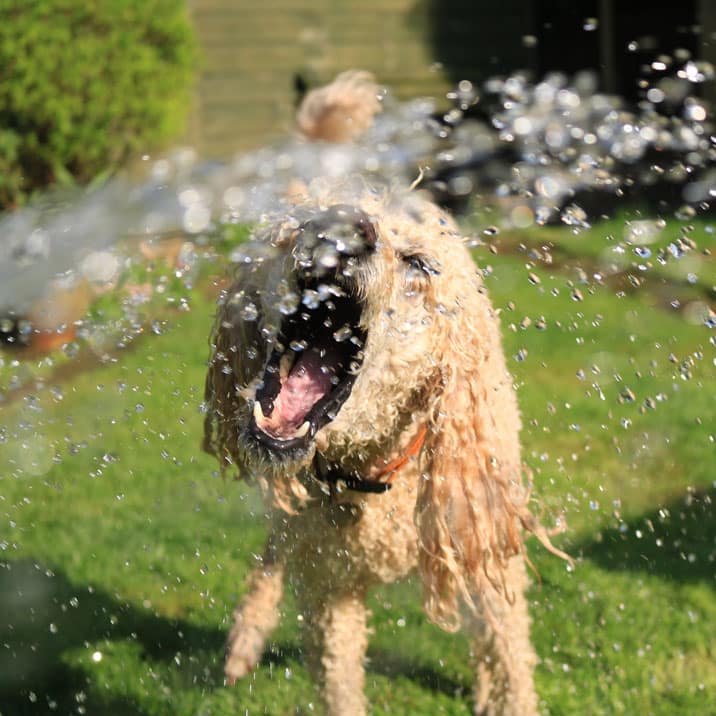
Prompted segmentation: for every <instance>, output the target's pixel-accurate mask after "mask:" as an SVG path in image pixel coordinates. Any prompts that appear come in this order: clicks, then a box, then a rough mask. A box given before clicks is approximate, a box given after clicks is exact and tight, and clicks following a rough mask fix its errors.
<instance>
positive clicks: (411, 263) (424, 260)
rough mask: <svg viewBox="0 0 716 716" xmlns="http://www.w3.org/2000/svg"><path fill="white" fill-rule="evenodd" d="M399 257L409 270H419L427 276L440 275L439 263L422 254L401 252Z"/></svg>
mask: <svg viewBox="0 0 716 716" xmlns="http://www.w3.org/2000/svg"><path fill="white" fill-rule="evenodd" d="M400 258H401V259H402V260H403V262H404V263H405V264H406V266H408V268H409V269H410V270H411V271H415V272H419V273H421V274H424V275H425V276H428V277H430V276H439V275H440V266H439V264H438V263H437V262H436V261H433V260H432V259H430V258H428V257H427V256H424V255H423V254H401V257H400Z"/></svg>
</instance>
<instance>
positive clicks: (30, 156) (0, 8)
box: [0, 0, 194, 207]
mask: <svg viewBox="0 0 716 716" xmlns="http://www.w3.org/2000/svg"><path fill="white" fill-rule="evenodd" d="M0 16H1V17H2V22H0V207H2V206H5V207H12V206H16V205H18V204H20V203H22V202H23V201H24V200H25V198H26V197H27V195H28V194H29V193H30V192H32V191H33V190H35V189H38V188H42V187H45V186H48V185H49V184H52V183H56V182H59V183H68V182H71V181H77V182H87V181H89V180H91V179H92V178H93V177H95V176H97V175H98V174H99V173H101V172H105V171H111V170H112V169H114V168H116V167H117V166H118V165H119V164H120V163H122V162H123V161H125V160H126V159H127V157H128V156H129V155H130V154H132V153H133V152H138V151H148V150H150V149H154V148H157V147H158V146H161V145H162V144H163V143H165V142H166V141H167V140H168V139H170V138H171V137H173V136H176V134H177V133H178V132H179V131H181V130H182V128H183V126H184V120H185V117H186V110H187V109H188V106H189V100H190V86H191V67H192V65H193V59H194V57H193V56H194V40H193V33H192V26H191V24H190V22H189V20H188V16H187V11H186V8H185V4H184V2H182V0H33V2H28V1H27V0H0Z"/></svg>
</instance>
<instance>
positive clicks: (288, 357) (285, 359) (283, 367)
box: [279, 352, 295, 380]
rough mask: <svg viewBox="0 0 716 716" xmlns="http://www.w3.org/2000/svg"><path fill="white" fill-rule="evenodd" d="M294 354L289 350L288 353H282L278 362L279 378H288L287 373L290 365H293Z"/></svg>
mask: <svg viewBox="0 0 716 716" xmlns="http://www.w3.org/2000/svg"><path fill="white" fill-rule="evenodd" d="M294 355H295V354H294V353H293V352H290V353H284V354H283V355H282V356H281V363H280V364H279V367H280V373H279V375H280V376H281V380H285V379H286V378H288V374H289V372H290V370H291V367H292V366H293V359H294Z"/></svg>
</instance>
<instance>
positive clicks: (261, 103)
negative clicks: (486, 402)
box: [0, 0, 716, 716]
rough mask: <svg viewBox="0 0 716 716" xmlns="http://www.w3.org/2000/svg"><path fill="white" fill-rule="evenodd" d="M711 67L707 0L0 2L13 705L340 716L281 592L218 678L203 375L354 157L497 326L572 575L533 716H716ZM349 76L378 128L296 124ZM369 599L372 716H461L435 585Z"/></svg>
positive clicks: (1, 316)
mask: <svg viewBox="0 0 716 716" xmlns="http://www.w3.org/2000/svg"><path fill="white" fill-rule="evenodd" d="M715 62H716V3H713V2H711V0H682V1H681V2H678V3H676V2H672V1H668V2H667V1H666V0H661V1H658V0H652V1H651V2H646V1H643V0H571V1H568V0H519V1H518V0H501V1H500V2H497V1H496V0H442V1H438V0H434V1H433V2H431V1H429V0H380V2H379V1H378V0H362V2H356V1H354V0H332V1H331V2H322V1H319V0H315V1H314V2H311V3H308V2H299V1H298V0H263V2H261V3H248V2H243V1H240V0H194V1H192V2H187V3H184V2H180V0H82V1H81V2H80V0H34V1H33V2H27V1H26V0H0V716H19V715H21V714H55V713H62V714H70V713H72V714H111V715H112V716H114V715H118V716H121V715H127V716H129V715H135V714H136V715H137V716H155V715H157V716H158V715H160V714H161V715H165V714H166V715H167V716H170V715H171V716H176V715H177V714H186V715H187V716H189V715H190V714H191V715H192V716H194V715H197V714H201V715H206V716H209V714H227V715H228V714H237V713H240V714H275V715H277V716H278V715H283V714H309V713H320V706H319V704H318V701H317V696H316V693H315V690H314V688H313V686H312V684H311V682H310V679H309V678H308V675H307V673H306V670H305V668H304V666H303V654H302V652H301V642H300V638H299V634H300V623H301V620H302V615H301V614H299V613H298V612H297V610H296V607H295V605H294V604H293V601H292V599H291V597H290V595H289V597H288V600H287V603H286V605H285V610H284V614H283V621H282V624H281V626H280V627H279V629H278V630H277V632H276V634H275V636H274V638H273V639H272V641H271V642H270V644H268V646H267V650H266V654H265V656H264V658H263V660H262V662H261V664H260V665H259V668H258V669H257V670H256V672H255V673H254V674H253V675H252V676H250V677H248V678H247V679H245V680H243V681H241V682H240V683H238V684H237V685H236V686H235V687H233V688H226V686H225V684H224V678H223V672H222V659H223V643H224V636H225V633H226V631H227V629H228V625H229V624H230V622H231V611H232V609H233V605H234V604H235V602H236V601H237V600H238V599H239V597H240V596H241V594H242V591H243V589H244V587H243V579H244V576H245V575H246V574H247V573H248V572H249V571H250V569H251V568H252V567H253V566H254V564H255V562H256V559H257V557H256V555H257V554H259V553H260V551H261V546H262V543H263V540H264V536H265V527H264V525H265V515H264V507H263V505H262V504H261V502H260V500H259V497H258V495H257V494H256V492H255V490H253V489H252V488H250V487H248V486H246V485H244V484H243V483H235V482H231V481H225V480H223V479H221V478H220V477H219V475H218V474H217V471H216V465H215V463H214V461H213V459H211V458H209V457H208V456H206V455H203V454H202V453H201V452H200V450H199V445H200V435H201V430H202V428H201V424H202V417H203V416H202V410H203V404H202V399H203V395H202V391H203V381H204V372H205V366H206V361H207V358H208V356H209V346H208V334H209V329H210V326H211V324H212V321H213V316H214V312H215V304H216V299H217V297H218V296H219V295H220V293H221V291H222V290H223V289H225V288H226V287H227V286H228V284H229V281H230V278H231V275H232V271H233V269H234V267H235V266H236V264H237V263H240V262H242V261H244V260H245V259H246V256H247V253H246V251H245V248H244V245H245V243H246V242H247V241H249V240H250V235H251V231H252V229H253V227H254V226H255V225H256V224H257V223H262V222H265V221H267V220H269V219H271V218H273V217H276V216H277V215H278V216H285V214H286V212H290V201H289V198H290V194H291V187H292V186H293V185H294V184H293V182H296V181H299V182H301V183H302V185H305V187H306V190H307V191H308V192H309V193H311V192H312V191H314V190H315V193H318V192H319V191H320V189H321V187H325V186H326V185H327V184H328V185H330V184H331V183H335V182H340V181H344V180H345V178H346V177H350V176H353V175H358V176H360V177H362V178H363V179H365V181H367V182H369V183H371V184H375V185H376V186H388V187H393V188H397V189H396V190H399V189H400V188H401V187H402V188H405V187H406V186H408V185H409V184H410V183H412V182H413V181H414V180H416V178H418V177H419V178H420V181H419V184H418V188H419V190H421V191H426V192H428V193H429V195H430V196H431V197H432V198H434V199H435V200H436V201H438V202H439V203H441V204H442V205H443V206H445V207H446V208H447V209H448V210H449V211H451V212H453V213H454V214H455V216H456V217H457V219H458V221H459V222H460V226H461V228H462V230H463V232H464V234H465V236H466V238H467V241H468V245H469V246H470V249H471V251H472V254H473V257H474V259H475V262H476V266H477V269H476V270H479V271H480V272H481V273H482V276H483V277H484V281H485V284H486V286H487V287H488V290H489V291H490V295H491V297H492V300H493V302H494V303H495V305H496V307H497V308H498V309H499V310H500V314H501V322H502V328H503V335H504V347H505V352H506V355H507V359H508V365H509V368H510V371H511V372H512V374H513V376H514V380H515V385H516V387H517V389H518V395H519V401H520V406H521V410H522V415H523V432H522V441H523V455H524V459H525V462H526V463H527V465H528V466H529V468H530V470H531V471H532V473H533V475H534V481H535V485H534V496H535V500H536V504H535V509H536V510H537V511H539V512H541V514H542V515H543V520H544V522H545V523H546V524H547V525H549V526H554V527H556V528H564V527H565V526H566V530H565V531H564V532H563V534H561V535H560V536H559V537H557V542H558V543H559V546H560V547H561V548H563V549H565V550H566V551H567V552H569V553H570V554H571V555H573V556H574V558H575V560H576V568H575V569H574V570H572V569H567V568H566V567H565V565H564V563H562V561H561V560H556V559H554V558H553V557H552V556H551V555H548V554H545V553H544V550H540V549H539V548H538V547H537V546H535V545H529V551H530V558H531V560H532V561H533V563H534V565H535V575H534V580H533V586H532V587H531V589H530V592H529V598H530V605H531V614H532V619H533V639H534V642H535V646H536V649H537V651H538V653H539V657H540V663H539V665H538V667H537V671H536V679H537V686H538V691H539V695H540V701H541V710H542V713H544V714H545V715H547V714H563V715H564V716H571V715H572V714H590V715H591V714H595V715H596V714H604V715H605V716H607V715H608V716H612V715H613V714H640V715H641V714H650V715H654V716H656V715H659V716H662V715H663V716H673V715H674V714H684V715H687V714H689V715H690V714H704V715H706V714H716V670H715V669H714V666H713V665H714V659H715V658H716V653H714V651H715V648H716V647H715V646H714V641H713V634H714V631H715V630H716V599H714V596H715V595H714V589H715V588H716V581H715V580H716V519H715V518H716V514H714V509H715V508H714V500H715V499H716V482H715V476H714V465H715V464H716V461H715V460H714V448H715V445H716V435H715V433H714V425H715V424H716V421H715V417H716V415H715V411H714V395H715V394H716V374H715V373H716V371H715V367H716V353H715V348H716V336H715V335H714V329H715V328H716V313H715V312H714V309H715V308H716V270H715V268H714V258H713V251H714V230H715V229H716V222H715V221H714V218H713V209H712V204H713V199H714V197H715V196H716V168H715V167H714V164H715V163H716V148H715V146H714V145H715V144H716V140H715V139H714V137H715V136H716V134H715V126H714V121H713V120H714V114H713V102H714V100H716V96H715V94H714V92H715V90H714V75H715V71H714V63H715ZM351 69H360V70H366V71H368V72H370V73H372V75H373V77H374V81H375V83H374V84H373V80H372V79H366V80H365V83H364V86H366V87H368V89H369V93H370V96H369V99H370V102H368V104H371V105H372V104H375V105H376V106H377V107H378V108H379V109H380V110H381V111H380V112H377V113H376V114H375V115H374V116H373V114H372V113H369V118H370V120H371V121H370V122H368V123H367V125H366V127H365V128H364V130H365V131H364V132H363V133H362V134H357V135H356V136H353V137H352V141H350V142H348V141H328V140H327V139H326V138H325V137H323V138H321V137H320V136H318V137H316V136H310V134H308V133H307V132H306V131H305V129H303V128H302V125H301V123H300V122H297V120H296V111H297V108H298V107H299V105H300V103H301V101H302V100H303V99H304V98H305V97H306V96H307V94H308V93H309V92H311V91H312V90H314V89H315V88H317V87H320V86H322V85H325V84H326V83H328V82H331V81H332V80H333V79H334V77H336V75H338V74H339V73H342V72H345V71H348V70H351ZM349 84H350V83H349ZM349 95H350V93H349ZM362 97H363V99H364V100H365V97H366V95H362ZM376 98H378V100H379V101H377V102H376ZM348 99H349V100H350V96H349V98H348ZM365 104H366V102H365V101H361V102H358V104H357V105H356V104H355V103H354V104H353V105H351V103H350V101H348V102H347V104H346V106H347V107H349V108H350V107H351V106H352V107H353V109H356V108H358V109H360V108H361V107H363V108H364V107H365ZM299 130H301V131H299ZM302 132H303V133H302ZM370 600H371V601H370V606H371V609H372V612H373V619H372V626H373V628H374V632H375V633H374V634H373V636H372V639H371V646H370V651H369V664H368V679H367V681H368V697H369V700H370V702H371V704H372V708H373V713H376V714H388V713H389V714H406V715H408V714H410V715H412V714H436V713H445V714H467V713H472V705H471V696H470V689H471V684H472V681H473V679H472V674H471V671H472V669H471V666H470V657H469V648H468V644H467V642H466V641H465V639H464V638H463V637H461V636H457V637H455V636H454V635H446V634H444V633H442V632H441V631H439V630H438V629H437V628H436V627H434V626H432V625H430V624H429V623H427V621H426V619H425V617H424V616H423V613H422V611H421V607H420V596H419V585H417V584H415V583H413V581H412V580H410V579H409V580H406V582H404V583H401V584H397V585H391V586H390V587H384V588H380V589H376V590H375V591H374V592H373V593H372V595H371V598H370Z"/></svg>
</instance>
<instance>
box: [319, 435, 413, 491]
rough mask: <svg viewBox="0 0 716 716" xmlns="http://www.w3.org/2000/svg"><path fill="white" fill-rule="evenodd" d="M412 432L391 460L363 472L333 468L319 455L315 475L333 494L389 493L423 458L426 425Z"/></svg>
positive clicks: (395, 451) (375, 461) (394, 452)
mask: <svg viewBox="0 0 716 716" xmlns="http://www.w3.org/2000/svg"><path fill="white" fill-rule="evenodd" d="M411 432H412V433H413V434H412V436H410V437H409V438H408V442H407V444H404V445H399V446H398V449H397V450H393V451H392V452H391V454H390V455H389V456H387V457H380V458H378V459H377V460H374V461H373V462H372V463H368V464H367V465H366V466H364V467H363V469H361V470H355V469H349V468H346V467H343V466H342V465H336V464H331V463H330V462H329V461H328V460H327V459H326V458H325V457H324V456H323V455H322V454H321V453H320V452H316V454H315V457H314V459H313V471H314V474H315V476H316V478H318V479H319V480H320V481H321V482H325V483H327V484H328V485H329V487H330V488H331V489H332V490H333V489H335V488H337V489H347V490H353V491H354V492H367V493H373V494H381V493H384V492H387V491H388V490H390V488H391V487H392V482H393V479H394V478H395V477H396V475H397V474H398V473H399V472H400V471H401V470H402V469H403V468H404V467H405V466H406V465H407V464H408V463H409V462H410V461H411V460H416V459H417V458H418V456H419V455H420V451H421V450H422V448H423V444H424V443H425V437H426V435H427V426H426V423H424V422H423V423H418V425H417V427H416V428H415V429H413V430H411ZM406 434H408V431H405V433H404V434H403V436H401V437H403V438H404V437H405V435H406ZM400 442H401V443H403V442H404V441H403V440H401V441H400Z"/></svg>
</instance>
